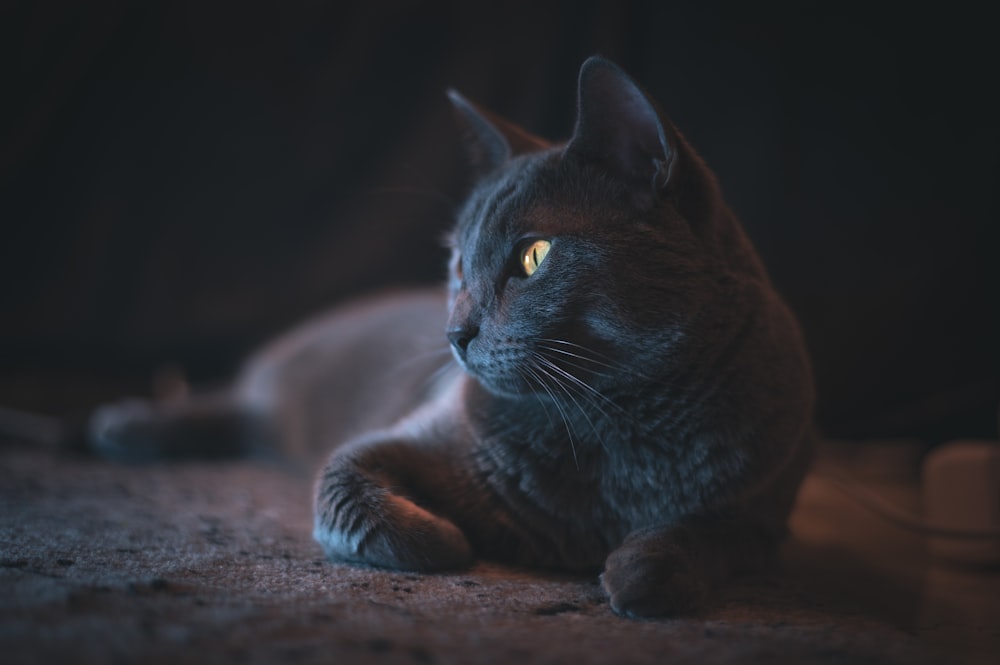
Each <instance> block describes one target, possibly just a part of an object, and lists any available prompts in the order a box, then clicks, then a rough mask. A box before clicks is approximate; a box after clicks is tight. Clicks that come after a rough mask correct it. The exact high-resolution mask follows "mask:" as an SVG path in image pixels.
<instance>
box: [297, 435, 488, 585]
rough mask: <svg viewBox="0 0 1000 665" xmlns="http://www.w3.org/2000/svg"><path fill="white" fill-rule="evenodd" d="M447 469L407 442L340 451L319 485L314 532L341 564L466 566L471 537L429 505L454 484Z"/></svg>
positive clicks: (427, 567) (416, 568) (420, 568)
mask: <svg viewBox="0 0 1000 665" xmlns="http://www.w3.org/2000/svg"><path fill="white" fill-rule="evenodd" d="M448 467H449V464H448V463H447V460H445V459H443V458H441V457H440V456H436V455H433V454H431V453H430V452H429V451H426V450H421V449H419V448H417V447H416V445H415V444H413V443H408V442H382V443H374V444H368V445H365V446H363V447H361V448H359V449H357V448H356V449H353V450H349V451H345V452H343V453H339V454H334V455H333V457H331V459H330V460H329V462H328V463H327V465H326V466H325V468H324V469H323V471H322V473H321V474H320V477H319V481H318V484H317V488H316V501H315V516H314V530H313V536H314V537H315V539H316V540H317V542H319V544H320V545H321V546H322V547H323V550H324V551H325V552H326V555H327V556H328V557H329V558H331V559H333V560H337V561H345V562H351V563H364V564H369V565H373V566H378V567H382V568H394V569H398V570H414V571H433V570H447V569H454V568H460V567H463V566H466V565H468V564H469V563H470V562H471V561H472V548H471V547H470V546H469V542H468V540H467V539H466V537H465V535H464V534H463V533H462V531H461V530H460V529H459V528H458V527H457V526H455V524H454V523H453V522H452V521H451V520H449V519H448V518H446V517H444V516H442V515H439V514H436V513H435V512H434V511H433V509H432V508H431V506H430V505H429V504H434V503H437V502H438V501H439V500H440V497H441V494H442V493H445V492H447V491H448V489H449V487H450V486H451V485H452V483H451V481H450V479H449V478H448V475H449V471H448Z"/></svg>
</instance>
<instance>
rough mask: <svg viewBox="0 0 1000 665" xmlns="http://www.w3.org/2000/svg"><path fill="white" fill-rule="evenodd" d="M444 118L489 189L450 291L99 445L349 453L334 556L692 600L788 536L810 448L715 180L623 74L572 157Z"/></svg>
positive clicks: (796, 379)
mask: <svg viewBox="0 0 1000 665" xmlns="http://www.w3.org/2000/svg"><path fill="white" fill-rule="evenodd" d="M453 101H454V102H455V104H456V108H457V109H458V111H459V115H460V117H461V118H462V119H463V121H464V123H465V125H466V127H467V129H468V130H469V133H470V141H471V145H472V148H473V153H474V154H475V155H477V157H478V164H479V166H480V168H481V172H482V178H481V179H480V181H479V184H478V185H477V186H476V187H475V189H474V190H473V192H472V194H471V196H470V197H469V200H468V202H467V203H466V205H465V206H464V208H463V209H462V210H461V211H460V214H459V217H458V224H457V226H456V229H455V233H454V235H453V238H452V243H453V258H452V263H451V280H450V283H449V288H448V293H447V294H445V293H444V292H441V293H437V292H420V293H414V294H398V295H395V296H391V297H387V298H383V299H380V300H377V301H371V302H367V303H363V304H361V305H358V306H355V307H354V308H350V309H347V310H345V311H342V312H339V313H336V314H334V315H331V316H330V317H328V318H325V319H320V320H317V321H315V322H313V323H311V324H309V325H308V326H306V327H304V328H301V329H299V330H297V331H294V332H292V333H291V334H289V335H288V336H286V337H284V338H282V339H280V340H278V341H277V342H275V343H274V344H273V345H271V346H270V347H267V348H265V349H264V350H263V351H262V352H261V353H259V354H258V355H257V356H255V358H253V359H252V360H251V361H250V362H249V363H248V364H247V367H246V369H245V371H244V372H243V373H242V375H241V378H240V379H239V380H238V381H237V382H236V384H235V388H234V389H233V390H232V391H230V392H228V393H226V394H225V395H223V396H221V397H218V398H215V400H214V401H204V402H201V403H198V402H180V403H178V404H175V405H168V406H165V407H150V406H147V405H142V406H132V407H110V408H109V409H106V410H104V411H103V412H100V413H98V414H97V415H96V416H95V419H94V423H93V430H94V434H95V439H96V440H97V441H98V446H99V448H102V449H103V450H104V451H105V452H106V453H107V454H110V455H117V456H123V455H129V454H134V455H137V456H150V457H158V456H164V455H169V452H170V450H173V449H176V448H177V442H176V440H177V439H185V437H186V440H187V441H188V444H187V448H188V449H191V448H194V447H195V446H196V445H202V442H200V441H198V438H197V435H195V434H193V433H191V432H189V431H187V430H186V429H185V428H187V427H189V426H190V425H192V424H197V423H198V421H199V418H201V422H202V423H204V422H208V421H213V419H215V421H218V423H219V424H220V427H221V426H224V425H226V424H228V425H233V423H236V428H235V429H236V430H237V431H240V432H242V433H243V435H244V436H242V438H241V441H242V442H243V443H241V444H240V447H242V448H243V449H246V448H248V447H251V443H253V442H256V443H260V442H264V441H266V442H269V444H270V445H279V446H281V447H283V448H284V449H291V450H294V451H296V452H300V453H306V452H307V451H310V450H311V451H313V452H314V453H315V452H316V451H318V450H331V449H332V451H333V452H332V454H331V455H330V457H329V459H328V460H327V461H326V463H325V465H324V466H323V467H322V470H321V471H320V474H319V477H318V480H317V485H316V494H315V496H316V501H315V506H314V509H315V532H314V535H315V537H316V540H317V541H318V542H319V543H320V544H321V545H322V546H323V548H324V550H325V551H326V552H327V554H328V555H329V556H330V557H331V558H333V559H336V560H343V561H351V562H360V563H367V564H373V565H378V566H385V567H391V568H402V569H412V570H441V569H448V568H453V567H456V566H462V565H466V564H468V563H469V562H470V561H471V560H472V558H473V557H474V556H483V557H488V558H495V559H499V560H503V561H510V562H515V563H520V564H527V565H534V566H544V567H551V568H559V569H567V570H576V571H595V572H597V571H601V570H602V568H603V570H604V572H603V575H602V580H603V584H604V588H605V590H606V591H607V592H608V594H609V597H610V599H611V603H612V606H613V607H614V608H615V610H616V611H618V612H620V613H623V614H630V615H654V614H662V613H669V612H676V611H684V610H687V609H690V608H691V607H693V606H695V605H696V604H697V603H698V602H699V600H700V599H701V598H702V597H703V595H704V593H705V591H706V590H707V589H709V588H711V587H712V586H714V585H716V584H718V583H721V582H722V581H724V580H725V579H726V578H728V577H729V576H730V575H731V574H732V573H734V572H738V571H739V570H740V569H742V568H744V567H750V566H752V565H755V564H757V563H759V562H760V561H761V560H763V558H764V557H765V556H766V555H767V554H768V551H769V550H770V549H771V548H772V547H773V545H774V544H775V543H776V542H777V540H778V539H779V538H780V537H781V535H782V532H783V529H784V524H785V520H786V518H787V515H788V512H789V510H790V507H791V503H792V501H793V499H794V496H795V493H796V491H797V488H798V485H799V482H800V481H801V477H802V474H803V473H804V468H805V461H806V459H807V457H808V448H809V446H808V444H809V437H810V435H811V411H812V399H813V397H812V385H811V377H810V373H809V366H808V361H807V358H806V355H805V351H804V345H803V343H802V340H801V338H800V335H799V332H798V327H797V324H796V322H795V320H794V318H793V317H792V315H791V314H790V313H789V311H788V309H787V308H786V306H785V305H784V303H783V302H782V300H781V299H780V297H779V296H778V295H777V294H776V293H775V291H774V290H773V288H772V286H771V284H770V281H769V279H768V277H767V276H766V274H765V272H764V270H763V268H762V267H761V264H760V262H759V260H758V259H757V257H756V254H755V252H754V251H753V249H752V247H751V245H750V243H749V241H748V240H747V239H746V237H745V236H744V234H743V232H742V230H741V228H740V226H739V224H738V222H737V220H736V219H735V217H734V215H733V214H732V213H731V212H730V210H729V209H728V208H727V207H726V206H725V204H724V202H723V201H722V198H721V196H720V194H719V192H718V189H717V185H716V182H715V179H714V177H713V176H712V174H711V173H710V172H709V171H708V169H707V168H706V167H705V166H704V165H703V164H702V162H701V161H700V159H699V158H698V157H697V156H696V155H695V154H694V152H693V151H692V150H691V148H690V147H689V146H688V145H687V144H686V142H685V141H684V140H683V138H681V136H680V135H679V134H678V133H677V132H676V130H674V129H673V127H672V126H671V125H670V124H669V122H668V121H667V120H666V119H665V118H664V117H663V116H662V114H660V113H659V112H658V111H657V109H656V107H655V105H653V104H652V102H650V101H649V100H648V98H647V97H646V96H645V95H644V93H642V92H641V91H640V90H639V89H638V88H637V87H636V86H635V84H634V83H632V82H631V80H630V79H628V77H627V76H626V75H625V74H623V73H622V72H621V71H620V70H618V69H617V68H616V67H615V66H614V65H611V64H610V63H608V62H606V61H603V60H600V59H591V60H589V61H588V62H587V63H585V65H584V67H583V69H582V70H581V79H580V108H579V111H580V116H579V119H578V123H577V127H576V131H575V133H574V136H573V138H572V139H571V140H570V141H569V142H568V144H567V145H565V146H548V145H547V144H545V143H544V142H542V141H540V140H538V139H535V138H534V137H531V136H530V135H527V134H525V133H524V132H522V131H521V130H518V129H516V128H513V127H511V126H509V125H507V124H506V123H503V122H502V121H500V120H499V119H496V118H493V117H492V116H489V115H488V114H485V113H484V112H482V111H480V110H478V109H476V108H474V107H473V106H471V105H470V104H469V103H468V102H466V101H465V100H463V99H461V98H460V97H458V96H457V95H455V96H453ZM519 152H524V154H514V153H519ZM446 334H447V338H446ZM448 340H450V342H451V346H452V351H453V354H454V356H455V359H456V360H457V363H456V362H455V360H451V359H449V357H448V354H447V343H448ZM459 365H460V366H461V369H463V370H464V371H460V370H459ZM442 367H444V369H442ZM129 409H131V411H129ZM199 409H201V410H202V411H201V415H200V416H199ZM192 414H194V416H192ZM171 427H173V428H174V429H173V431H172V433H170V434H169V435H166V434H162V433H163V432H167V431H169V430H170V428H171ZM194 429H197V428H192V430H194ZM202 431H211V428H208V429H207V430H206V429H205V428H202ZM158 433H160V434H158ZM158 437H159V438H158ZM144 442H145V443H144ZM196 442H197V443H196ZM204 443H205V445H211V442H210V441H205V442H204ZM144 446H145V447H144ZM182 447H183V446H182ZM130 451H131V452H130Z"/></svg>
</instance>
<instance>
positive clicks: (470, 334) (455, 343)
mask: <svg viewBox="0 0 1000 665" xmlns="http://www.w3.org/2000/svg"><path fill="white" fill-rule="evenodd" d="M478 334H479V329H478V328H468V327H461V328H451V329H450V330H448V332H447V335H448V341H450V342H451V346H452V348H454V349H455V353H457V354H458V357H459V358H461V359H462V360H465V353H466V351H468V349H469V342H471V341H472V340H473V339H474V338H475V337H476V335H478Z"/></svg>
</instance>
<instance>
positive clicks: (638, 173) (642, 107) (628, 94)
mask: <svg viewBox="0 0 1000 665" xmlns="http://www.w3.org/2000/svg"><path fill="white" fill-rule="evenodd" d="M675 145H676V140H675V139H674V136H673V128H672V127H671V126H670V125H669V123H668V122H665V121H664V120H663V119H662V118H661V117H660V113H659V111H658V110H657V108H656V105H655V104H654V102H653V101H652V100H651V99H650V98H649V97H648V96H647V95H646V93H644V92H643V91H642V90H641V89H640V88H639V86H638V85H636V83H635V82H634V81H633V80H632V79H631V78H629V76H628V74H626V73H625V72H623V71H622V70H621V69H620V68H619V67H618V66H617V65H615V64H614V63H612V62H610V61H608V60H605V59H604V58H601V57H597V56H594V57H591V58H588V59H587V61H586V62H584V63H583V66H582V67H581V68H580V82H579V89H578V108H577V119H576V128H575V129H574V131H573V137H572V138H571V139H570V140H569V143H568V144H567V145H566V152H565V153H564V154H565V155H569V156H577V157H580V158H582V159H586V160H590V161H596V162H599V163H601V164H602V165H603V166H604V167H605V168H607V169H609V170H610V171H611V173H613V174H614V175H615V176H617V177H618V178H620V179H621V180H623V181H625V183H626V184H627V185H628V187H629V191H630V192H631V193H632V195H633V199H634V200H635V202H636V204H637V205H639V206H641V207H649V206H651V205H652V204H653V203H654V202H655V200H656V198H657V197H658V196H660V195H661V194H662V192H663V190H664V189H665V188H666V186H667V183H668V182H669V181H670V176H671V171H672V168H673V166H674V161H675V155H676V150H675Z"/></svg>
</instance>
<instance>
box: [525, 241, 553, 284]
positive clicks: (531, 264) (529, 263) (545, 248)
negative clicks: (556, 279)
mask: <svg viewBox="0 0 1000 665" xmlns="http://www.w3.org/2000/svg"><path fill="white" fill-rule="evenodd" d="M551 248H552V243H550V242H549V241H548V240H536V241H534V242H533V243H531V244H530V245H528V246H527V247H525V248H524V249H523V250H522V251H521V268H522V269H523V270H524V274H525V275H527V276H528V277H531V276H532V275H534V274H535V271H536V270H538V266H540V265H542V261H544V260H545V256H546V255H547V254H548V253H549V250H550V249H551Z"/></svg>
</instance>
